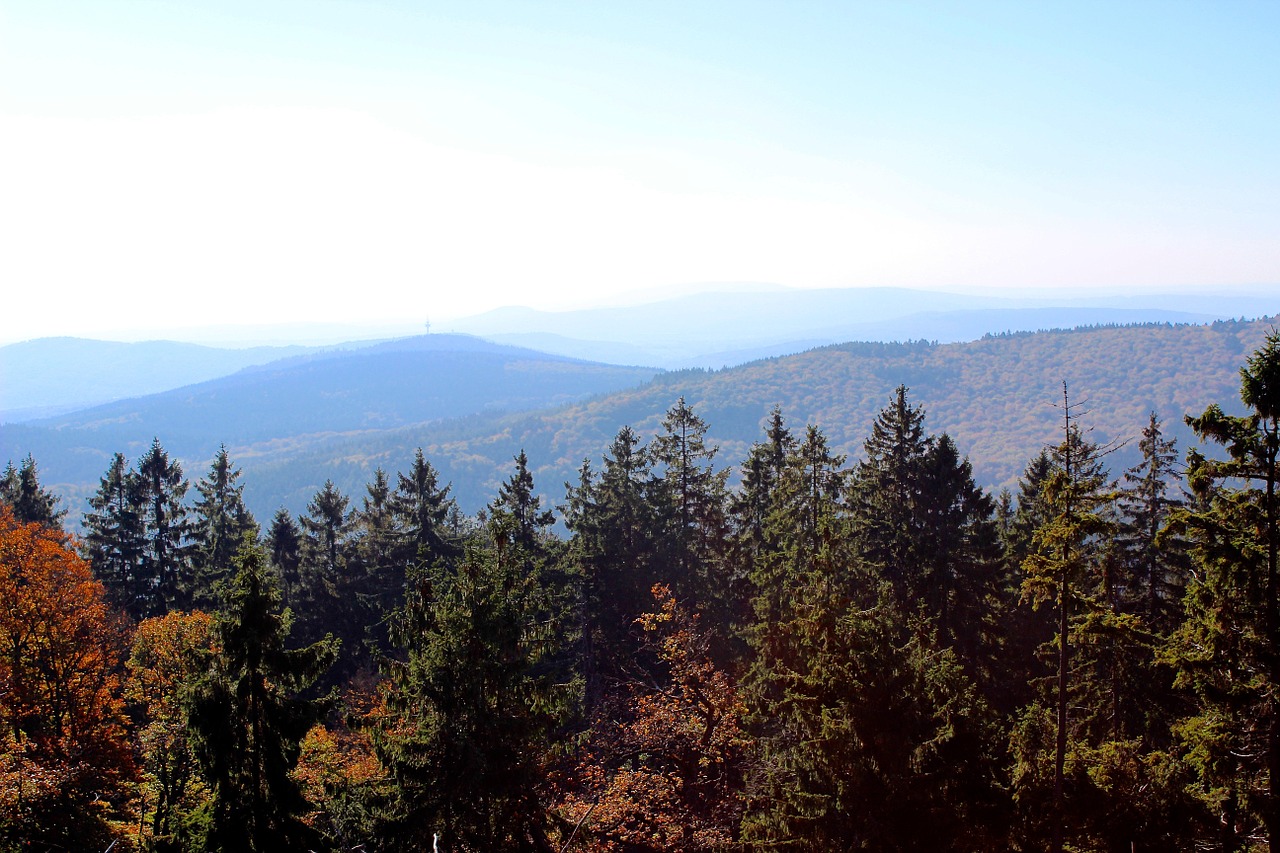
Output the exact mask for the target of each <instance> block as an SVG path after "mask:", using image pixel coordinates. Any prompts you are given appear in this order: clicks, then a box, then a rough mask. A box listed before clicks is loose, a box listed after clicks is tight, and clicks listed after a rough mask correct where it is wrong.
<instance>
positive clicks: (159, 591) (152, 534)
mask: <svg viewBox="0 0 1280 853" xmlns="http://www.w3.org/2000/svg"><path fill="white" fill-rule="evenodd" d="M187 488H188V483H187V481H186V480H185V479H184V478H183V476H182V466H181V465H179V464H178V463H177V462H176V461H171V460H170V459H169V454H168V453H166V452H165V450H164V448H163V447H161V446H160V440H159V439H155V440H153V441H152V442H151V449H150V450H148V451H147V452H146V454H145V455H144V456H143V457H142V458H141V459H139V460H138V471H137V489H138V490H137V500H138V507H139V515H140V516H141V518H142V530H143V546H142V552H141V554H140V556H139V560H138V580H139V591H140V600H139V615H140V616H144V617H146V616H163V615H164V614H166V613H168V612H169V611H170V610H173V609H177V608H181V607H183V606H185V605H186V604H187V603H188V602H189V601H190V593H191V577H190V573H191V550H192V549H191V538H190V537H191V523H190V521H189V520H188V516H189V511H188V509H187V507H186V506H185V505H184V504H183V502H182V501H183V498H184V497H186V494H187Z"/></svg>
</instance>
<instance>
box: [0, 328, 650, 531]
mask: <svg viewBox="0 0 1280 853" xmlns="http://www.w3.org/2000/svg"><path fill="white" fill-rule="evenodd" d="M656 372H657V371H656V370H654V369H652V368H638V367H618V366H613V365H603V364H594V363H588V362H582V361H577V360H574V359H569V358H564V357H560V356H552V355H545V354H542V353H537V352H533V351H531V350H525V349H519V348H516V347H509V346H502V345H498V344H493V343H490V342H487V341H482V340H480V339H478V338H471V337H467V336H459V335H428V336H421V337H416V338H405V339H401V340H397V341H389V342H385V343H380V344H375V345H370V346H366V347H363V348H361V349H357V350H326V351H323V352H318V353H312V354H309V355H304V356H298V357H294V358H289V359H285V360H281V361H275V362H272V363H270V364H267V365H260V366H256V367H251V368H246V369H245V370H242V371H240V372H237V373H235V374H232V375H231V376H226V377H221V378H219V379H215V380H211V381H208V382H202V383H198V384H195V385H189V386H185V387H183V388H179V389H175V390H171V391H166V392H163V393H160V394H154V395H150V396H146V397H139V398H134V399H129V400H121V401H117V402H114V403H110V404H107V405H103V406H96V407H93V408H90V409H85V410H82V411H78V412H74V413H69V414H64V415H60V416H58V417H55V418H48V419H44V420H40V421H35V422H32V423H24V424H6V425H4V426H3V427H0V455H2V456H3V457H4V458H8V459H13V460H15V461H16V460H17V459H19V458H21V457H23V456H25V455H26V454H28V453H31V454H33V455H34V456H35V458H36V459H37V461H38V462H39V464H40V469H41V472H42V479H43V480H44V482H46V483H48V484H49V485H50V486H52V487H53V488H55V490H57V491H59V492H60V493H62V494H64V495H65V496H67V497H68V498H69V499H70V500H72V501H76V500H79V499H81V498H83V497H85V496H86V495H87V494H89V493H91V492H92V490H93V488H95V487H96V485H97V480H98V477H99V476H100V475H101V473H102V471H103V470H105V466H106V465H107V462H108V461H109V459H110V456H111V454H112V453H114V452H116V451H120V452H123V453H125V454H126V455H127V456H129V457H130V458H136V457H137V456H138V455H139V454H140V453H141V452H143V451H144V450H145V448H146V447H147V446H148V445H149V444H150V442H151V440H152V437H159V438H160V439H161V441H162V443H163V444H164V445H165V447H166V449H168V450H169V452H170V453H171V454H172V455H174V456H176V457H177V458H179V459H180V460H182V461H183V463H184V466H185V467H186V469H187V471H188V473H190V474H192V475H193V479H194V477H196V476H199V474H200V471H201V467H202V464H203V463H202V460H206V459H208V458H210V457H211V455H212V453H213V450H214V449H216V447H217V445H218V444H219V443H220V442H225V443H226V444H227V445H228V447H231V448H234V450H233V455H234V456H235V457H236V458H237V459H238V460H242V461H243V462H244V463H245V464H251V463H250V460H260V459H263V458H266V459H274V458H276V457H278V456H279V455H280V454H282V453H287V452H288V451H290V450H292V449H295V448H300V447H308V448H309V447H316V446H322V445H323V444H324V443H325V441H326V440H327V439H329V438H332V437H333V436H359V435H363V436H374V435H381V434H385V433H386V432H387V431H389V430H394V429H397V428H401V427H405V426H406V425H410V424H414V425H423V424H429V423H431V422H438V421H440V420H442V419H448V418H459V417H463V416H467V415H474V414H475V413H482V412H488V413H510V412H514V411H519V410H524V409H534V408H542V407H547V406H555V405H559V404H564V403H568V402H571V401H575V400H579V399H582V398H584V397H587V396H591V395H595V394H600V393H603V392H607V391H614V390H618V389H620V388H626V387H631V386H634V385H637V384H639V383H641V382H644V381H647V380H648V379H650V378H652V377H653V376H654V375H655V373H656ZM271 500H274V498H271ZM77 512H78V510H76V511H73V514H76V513H77Z"/></svg>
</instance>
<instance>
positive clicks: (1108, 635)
mask: <svg viewBox="0 0 1280 853" xmlns="http://www.w3.org/2000/svg"><path fill="white" fill-rule="evenodd" d="M1062 411H1063V440H1062V442H1061V443H1060V444H1059V445H1057V447H1056V448H1054V450H1053V454H1052V462H1053V467H1052V469H1051V471H1050V473H1049V474H1048V476H1047V477H1045V478H1044V480H1043V504H1042V506H1043V508H1044V510H1045V511H1046V513H1047V517H1046V519H1045V521H1044V522H1043V523H1042V524H1041V526H1040V527H1038V528H1037V529H1036V530H1035V532H1034V533H1033V536H1032V543H1031V553H1030V554H1029V555H1028V557H1027V558H1026V559H1025V560H1024V561H1023V568H1024V571H1025V578H1024V582H1023V589H1024V595H1025V596H1026V597H1027V598H1028V599H1030V600H1031V601H1033V602H1034V603H1035V604H1036V605H1037V606H1043V605H1048V606H1049V607H1050V608H1051V610H1050V612H1051V613H1052V614H1053V617H1054V619H1055V621H1056V623H1057V631H1056V636H1055V638H1054V640H1053V643H1052V647H1051V649H1052V652H1051V653H1052V657H1053V658H1054V665H1053V667H1052V671H1053V672H1054V676H1055V677H1054V679H1053V680H1052V682H1051V683H1050V684H1046V685H1045V686H1046V687H1047V688H1048V689H1047V690H1046V691H1045V693H1044V695H1043V696H1042V698H1041V700H1040V701H1039V702H1033V703H1032V704H1031V705H1029V706H1028V707H1027V708H1025V709H1024V710H1023V711H1022V713H1021V716H1020V718H1019V720H1018V723H1017V726H1016V730H1015V732H1014V737H1013V748H1014V753H1015V759H1016V762H1017V766H1016V768H1015V786H1016V790H1017V796H1018V798H1019V802H1020V805H1021V806H1022V811H1023V814H1024V815H1027V816H1028V817H1029V818H1030V820H1031V824H1028V825H1027V826H1026V827H1025V828H1024V832H1025V833H1026V834H1027V835H1028V837H1031V838H1034V837H1037V836H1038V835H1040V834H1043V836H1045V837H1046V838H1047V843H1048V844H1049V845H1050V847H1051V849H1053V850H1055V851H1060V850H1062V849H1064V846H1065V845H1066V844H1067V843H1068V841H1070V842H1071V843H1072V844H1100V845H1103V846H1106V847H1114V848H1117V849H1118V847H1119V846H1121V845H1128V844H1131V843H1139V842H1141V843H1143V844H1146V843H1147V842H1148V841H1150V840H1151V839H1150V838H1147V837H1141V838H1140V837H1139V835H1138V833H1139V832H1140V831H1141V830H1140V827H1139V824H1140V823H1142V821H1140V820H1139V817H1138V815H1137V810H1139V809H1140V806H1141V803H1139V802H1138V798H1136V797H1135V796H1134V792H1135V791H1137V789H1138V784H1139V780H1140V777H1141V775H1142V773H1143V772H1144V770H1143V768H1142V764H1143V762H1144V761H1145V760H1146V759H1145V758H1144V757H1143V756H1144V751H1145V750H1146V749H1147V747H1148V745H1146V744H1144V743H1143V742H1142V740H1141V737H1140V735H1141V732H1140V731H1138V728H1139V727H1136V726H1134V725H1132V720H1133V719H1134V713H1133V712H1134V710H1135V706H1134V703H1133V701H1132V700H1133V699H1134V696H1133V693H1132V691H1133V690H1134V689H1135V686H1136V685H1137V684H1138V683H1140V673H1141V671H1142V661H1143V660H1144V659H1145V658H1146V657H1148V655H1149V652H1148V651H1147V647H1148V642H1147V640H1146V636H1145V632H1144V630H1143V627H1142V625H1141V622H1140V621H1139V620H1137V619H1136V618H1135V617H1134V616H1133V615H1132V614H1128V613H1125V612H1124V609H1123V608H1122V607H1121V602H1120V599H1119V597H1118V596H1117V594H1116V589H1117V583H1116V574H1115V572H1116V561H1115V559H1114V554H1113V553H1112V549H1111V548H1110V544H1111V541H1112V538H1113V536H1114V534H1115V519H1114V513H1113V503H1114V500H1115V495H1114V492H1113V490H1112V486H1113V484H1112V483H1111V481H1110V480H1109V479H1108V475H1107V471H1106V467H1105V464H1104V460H1103V457H1104V456H1105V455H1106V453H1107V452H1108V448H1099V446H1098V445H1096V444H1094V443H1092V442H1090V441H1088V440H1087V439H1086V438H1085V436H1084V434H1083V432H1082V431H1081V429H1080V427H1079V425H1078V419H1077V406H1076V404H1073V403H1071V401H1070V399H1069V397H1068V396H1067V388H1066V384H1065V383H1064V384H1063V403H1062ZM1049 651H1050V649H1049V648H1046V649H1045V652H1046V653H1048V652H1049ZM1050 755H1052V760H1050ZM1042 820H1043V822H1042V823H1038V822H1039V821H1042ZM1032 824H1034V825H1032Z"/></svg>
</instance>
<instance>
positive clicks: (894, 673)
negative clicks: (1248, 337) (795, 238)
mask: <svg viewBox="0 0 1280 853" xmlns="http://www.w3.org/2000/svg"><path fill="white" fill-rule="evenodd" d="M928 351H929V347H928V346H927V345H921V352H922V353H925V354H926V355H925V357H926V358H927V352H928ZM819 356H821V357H828V356H831V357H840V353H838V352H836V353H826V354H823V353H821V352H820V353H819ZM819 356H815V357H819ZM1238 364H1241V366H1240V367H1239V372H1238V388H1237V390H1238V396H1236V397H1233V398H1232V399H1223V400H1220V401H1217V402H1212V403H1209V404H1206V406H1205V407H1204V408H1203V409H1202V410H1200V411H1199V412H1197V413H1196V414H1193V415H1191V416H1189V417H1188V418H1187V420H1186V423H1185V428H1186V429H1187V430H1189V431H1190V432H1191V433H1192V434H1193V435H1194V436H1195V437H1196V438H1197V439H1198V441H1199V444H1198V445H1197V446H1196V447H1193V448H1190V449H1188V450H1185V451H1184V449H1181V448H1179V447H1178V442H1177V440H1176V438H1175V436H1174V430H1173V429H1172V427H1171V425H1170V424H1168V423H1167V422H1166V421H1164V420H1163V419H1162V418H1161V417H1160V416H1159V414H1158V413H1157V412H1155V411H1152V410H1147V411H1144V412H1141V413H1133V415H1134V417H1133V422H1132V423H1129V424H1125V425H1124V426H1123V427H1122V428H1121V429H1119V430H1117V431H1116V433H1115V435H1123V434H1130V433H1132V434H1134V435H1135V436H1137V438H1136V440H1135V441H1134V442H1132V445H1133V446H1132V447H1131V448H1130V450H1129V452H1128V454H1127V455H1125V456H1123V457H1122V456H1120V455H1118V454H1117V453H1116V452H1115V449H1116V447H1117V445H1118V442H1115V441H1111V434H1110V433H1109V432H1108V431H1106V430H1102V429H1100V428H1097V427H1098V423H1097V421H1098V420H1099V418H1098V416H1097V414H1096V401H1095V403H1094V404H1092V407H1091V406H1086V405H1082V401H1081V400H1079V399H1078V398H1077V397H1076V394H1075V391H1074V389H1073V387H1072V386H1071V385H1070V384H1066V383H1058V384H1057V385H1056V386H1055V387H1053V388H1044V389H1040V390H1041V391H1042V392H1043V393H1044V396H1045V399H1044V401H1043V402H1044V404H1045V405H1046V406H1048V407H1050V409H1051V410H1052V411H1053V412H1054V413H1055V424H1056V426H1055V427H1054V433H1053V435H1052V437H1051V438H1050V440H1049V441H1048V442H1047V443H1045V444H1044V445H1043V446H1042V447H1041V448H1039V449H1038V450H1037V451H1036V452H1034V453H1033V454H1030V455H1029V456H1028V458H1026V459H1024V460H1021V461H1020V463H1019V470H1020V472H1021V473H1020V474H1019V475H1018V476H1017V477H1016V478H1014V480H1013V482H1012V484H1011V487H1010V488H1007V489H1002V490H1000V491H999V492H997V493H992V492H991V491H989V490H987V489H984V488H982V487H981V486H980V485H979V482H978V480H977V478H976V476H975V473H974V467H973V465H972V463H971V462H970V460H969V458H968V457H967V456H966V455H965V454H964V452H962V449H961V445H960V443H959V442H957V440H956V439H955V438H954V437H953V436H952V435H950V434H949V433H947V432H934V431H933V428H932V427H931V424H930V419H931V418H932V416H933V412H932V411H931V410H926V408H925V407H924V406H923V405H922V404H921V403H920V402H918V401H917V400H916V398H915V396H914V391H913V389H912V388H909V387H908V386H907V385H905V384H899V385H898V386H897V387H896V388H894V389H893V390H892V392H891V393H889V394H886V395H885V396H884V397H883V399H881V400H880V402H879V408H878V411H877V413H876V414H875V416H874V418H873V419H872V420H871V421H870V422H869V423H868V424H867V425H866V426H865V429H864V431H863V435H862V439H861V443H860V445H859V446H858V448H857V451H858V452H857V453H856V457H855V461H852V462H851V461H850V457H849V455H848V454H846V453H844V452H843V451H842V450H840V449H839V448H838V447H837V445H836V443H835V442H833V441H832V439H831V434H830V433H829V432H828V431H827V429H828V428H830V426H829V425H827V426H824V425H823V424H822V423H818V422H814V423H805V424H804V425H803V426H801V423H800V422H799V421H795V422H793V421H792V420H791V419H790V417H789V416H788V414H787V412H785V411H784V410H782V409H780V408H777V409H774V411H773V412H772V414H771V415H770V416H769V417H768V418H767V419H766V420H765V423H764V425H763V428H762V429H761V430H760V432H759V434H758V435H757V436H756V437H755V439H754V441H752V442H751V443H750V444H749V446H746V447H743V448H739V450H740V451H741V452H735V453H734V454H733V458H732V459H731V460H729V461H726V459H725V456H726V455H727V451H726V449H725V447H723V446H718V445H717V443H716V442H715V441H714V440H712V438H711V435H712V433H713V424H712V421H711V419H710V418H707V417H706V416H705V415H704V414H703V412H702V411H701V409H700V408H699V407H698V406H695V405H694V404H693V403H692V402H690V401H688V400H686V398H684V397H679V398H677V400H676V402H675V403H674V404H673V405H671V406H670V407H669V408H668V409H667V410H666V411H665V413H664V414H663V415H662V417H661V419H660V421H659V422H657V423H654V424H649V425H644V426H637V427H636V428H632V427H631V426H624V427H622V428H621V429H619V430H618V431H617V432H616V434H615V435H614V436H613V437H612V440H611V441H609V442H607V443H605V444H604V445H603V446H602V447H600V448H598V449H597V451H596V455H592V456H591V458H588V459H587V460H585V461H582V462H581V464H580V465H579V467H578V470H577V472H576V474H575V475H574V476H573V478H572V479H571V481H570V482H569V483H568V484H566V487H565V490H564V497H563V499H562V501H559V502H557V503H556V504H555V505H551V504H550V503H549V502H547V501H546V500H544V499H543V498H541V497H539V494H540V492H539V490H538V484H537V483H536V482H535V476H536V466H537V461H536V451H534V450H530V451H529V452H526V451H525V450H519V451H518V452H515V453H513V454H512V455H511V457H510V458H509V461H508V463H507V465H506V471H505V474H504V475H503V477H502V479H501V481H500V482H499V483H498V484H497V486H496V487H495V488H493V489H492V490H491V493H490V496H489V499H488V502H487V504H486V505H485V507H484V508H483V509H482V510H480V511H479V512H476V513H473V514H469V513H466V512H464V511H463V510H462V509H461V508H460V507H459V505H458V503H457V501H456V496H455V490H454V483H452V482H450V481H449V480H447V479H446V478H445V477H444V476H442V474H441V472H440V471H439V470H438V469H437V468H436V467H435V465H434V464H433V462H432V460H431V454H430V453H429V452H427V450H426V449H420V450H418V451H417V452H416V453H415V454H414V456H413V459H412V462H411V463H410V464H408V465H407V466H406V467H405V468H404V469H403V470H400V471H397V472H394V473H390V472H387V471H384V470H382V469H380V468H378V469H375V470H374V471H373V473H372V476H371V477H370V478H369V479H368V481H367V482H366V483H365V484H364V487H363V489H362V490H360V491H358V492H356V493H348V492H345V491H344V490H343V489H342V488H341V487H340V486H339V485H337V484H335V482H333V481H332V480H330V481H327V482H325V483H324V485H323V486H321V487H320V488H318V489H317V490H316V491H315V492H314V494H313V495H312V496H311V499H310V501H309V502H308V504H307V506H306V509H305V511H303V512H301V513H296V514H295V513H293V512H290V511H289V510H288V509H284V508H281V509H279V510H278V511H276V512H275V513H274V515H273V516H272V517H271V518H270V519H269V520H268V519H265V518H263V519H259V518H256V517H255V516H254V514H253V513H252V512H251V511H250V509H249V508H248V506H247V505H246V502H245V500H244V490H245V487H246V486H245V478H244V477H243V475H242V472H241V469H240V468H239V466H238V465H237V464H236V462H235V460H234V458H233V454H232V453H231V452H230V451H229V450H228V449H227V448H226V447H223V448H221V450H220V451H219V453H218V454H217V456H216V457H215V459H214V460H213V462H212V463H211V464H210V465H209V467H208V469H207V470H205V471H203V472H201V473H200V475H199V477H198V479H197V480H196V481H195V482H194V483H192V482H190V481H189V480H188V476H189V475H188V473H187V472H186V471H184V470H183V467H182V465H181V464H180V463H179V462H178V461H177V460H176V459H174V458H173V457H171V456H170V454H169V452H168V451H167V450H166V449H165V447H164V445H163V444H162V442H161V441H160V440H159V439H157V440H155V441H153V443H152V444H151V446H150V447H149V448H148V449H147V450H146V451H145V453H143V454H141V455H140V456H139V458H137V459H136V461H134V462H132V463H131V462H130V460H129V459H128V458H127V457H126V456H125V455H124V453H123V452H120V453H116V454H115V455H114V456H113V457H112V459H111V461H110V463H109V465H108V466H107V467H106V469H105V470H104V471H103V472H102V475H101V478H100V481H99V484H98V487H97V489H96V491H95V493H94V494H93V496H92V499H91V501H90V502H89V506H90V509H89V511H88V512H87V513H86V514H85V515H84V517H83V518H82V519H81V520H80V524H81V530H82V533H83V535H82V536H81V537H79V538H73V537H72V536H70V535H69V534H68V533H67V532H65V531H64V529H63V526H64V525H65V524H66V523H67V519H66V516H65V510H64V509H63V508H62V507H63V506H64V503H63V501H62V500H61V499H60V498H59V496H57V495H55V494H54V493H52V492H51V491H50V490H49V489H47V488H46V487H45V486H44V485H43V484H42V483H41V482H40V471H39V466H38V464H37V462H36V460H35V459H34V458H32V457H27V458H26V459H25V460H22V461H20V462H19V463H18V466H17V467H15V466H14V465H12V464H10V466H9V467H8V469H7V470H6V472H5V474H4V477H3V479H2V480H0V499H2V504H0V603H2V604H0V850H3V851H9V850H12V851H18V850H33V849H34V850H59V849H71V848H75V849H104V850H105V849H106V848H107V847H108V846H109V845H112V844H114V845H115V846H114V847H113V848H112V849H114V850H156V851H161V850H164V851H169V850H181V851H198V850H209V851H215V850H216V851H233V850H235V851H246V850H250V851H253V850H263V851H265V850H281V849H311V850H333V851H351V850H365V851H418V850H426V849H438V850H441V851H502V850H509V851H596V852H597V853H603V852H604V851H619V853H621V851H664V850H670V851H677V850H679V851H720V850H724V851H728V850H760V851H767V850H803V851H827V850H833V849H847V850H869V851H871V850H874V851H893V850H902V851H915V850H931V851H932V850H938V851H948V850H953V851H1005V850H1027V851H1030V850H1046V849H1048V850H1054V851H1063V850H1079V851H1084V850H1088V851H1113V850H1153V851H1154V850H1177V849H1188V850H1189V849H1212V850H1219V851H1246V850H1264V849H1270V847H1271V839H1272V838H1273V837H1275V836H1276V834H1277V833H1280V798H1277V797H1276V795H1275V794H1274V793H1273V790H1272V788H1273V786H1272V780H1274V779H1276V778H1277V776H1280V565H1278V553H1280V497H1278V496H1277V494H1276V491H1277V482H1278V480H1280V464H1278V463H1280V459H1278V456H1280V333H1277V332H1275V331H1272V332H1271V333H1269V334H1268V335H1266V336H1265V338H1264V339H1263V340H1262V342H1261V344H1260V345H1259V346H1257V348H1256V349H1253V350H1251V351H1248V352H1244V353H1242V354H1241V358H1240V360H1239V362H1238ZM760 369H762V370H772V369H774V368H772V367H769V365H768V364H765V365H763V366H762V367H761V368H760ZM686 380H687V378H682V377H672V378H669V379H667V380H664V381H667V382H671V383H674V384H675V386H677V387H680V386H681V383H683V382H685V381H686ZM690 381H691V380H690ZM850 381H851V382H852V381H853V379H852V378H851V380H850ZM1169 393H1170V395H1171V397H1172V398H1173V399H1181V398H1180V397H1179V396H1178V395H1179V393H1180V392H1178V391H1177V389H1170V390H1169ZM1111 416H1112V417H1114V412H1113V413H1112V414H1111ZM803 419H804V420H808V419H809V418H808V412H806V414H805V415H804V416H803ZM835 427H836V428H837V429H839V430H846V431H847V430H848V429H850V426H849V425H848V424H847V423H841V424H837V425H835ZM991 439H992V440H994V441H998V440H999V436H993V437H991ZM597 459H598V460H599V461H595V460H597ZM1121 459H1124V460H1126V461H1124V462H1123V463H1122V464H1119V465H1117V464H1116V463H1117V461H1118V460H1121Z"/></svg>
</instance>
